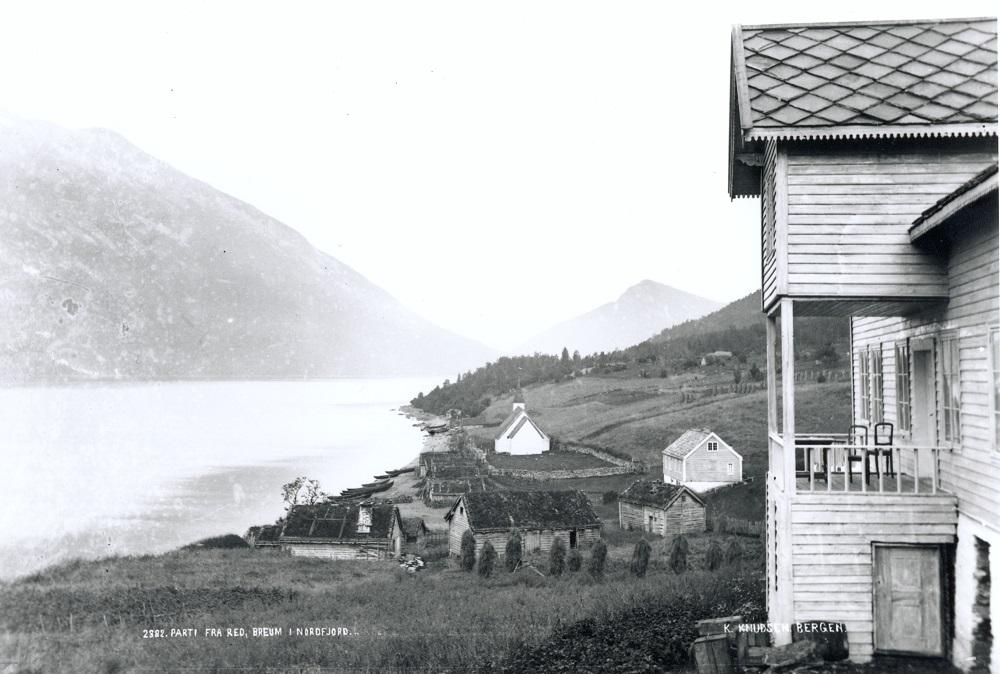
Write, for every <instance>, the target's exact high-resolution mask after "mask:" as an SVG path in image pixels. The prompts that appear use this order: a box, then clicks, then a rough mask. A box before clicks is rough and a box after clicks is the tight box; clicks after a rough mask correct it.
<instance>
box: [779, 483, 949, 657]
mask: <svg viewBox="0 0 1000 674" xmlns="http://www.w3.org/2000/svg"><path fill="white" fill-rule="evenodd" d="M955 511H956V501H955V497H953V496H949V495H944V494H940V495H935V496H931V495H926V496H914V495H886V494H871V495H862V494H799V495H796V496H794V497H792V502H791V517H792V572H793V586H794V596H793V601H794V616H795V620H797V621H805V620H833V621H837V622H842V623H845V624H846V625H847V631H848V632H847V640H848V646H849V649H850V656H851V659H852V660H858V661H864V660H867V659H869V658H870V657H871V655H872V653H873V650H874V640H873V627H874V623H873V620H874V606H873V601H872V592H873V584H872V568H873V567H872V543H873V542H879V543H906V544H926V545H945V544H949V543H954V542H955V530H956V522H957V515H956V512H955Z"/></svg>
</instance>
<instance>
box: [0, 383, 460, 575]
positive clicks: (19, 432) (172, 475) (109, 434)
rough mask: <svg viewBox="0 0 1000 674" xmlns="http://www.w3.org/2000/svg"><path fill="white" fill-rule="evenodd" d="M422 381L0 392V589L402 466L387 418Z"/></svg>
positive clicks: (226, 529) (257, 517) (188, 536)
mask: <svg viewBox="0 0 1000 674" xmlns="http://www.w3.org/2000/svg"><path fill="white" fill-rule="evenodd" d="M436 381H440V380H439V379H438V380H431V379H338V380H322V381H305V382H303V381H268V382H259V381H244V382H170V383H149V384H140V385H134V384H128V385H126V384H107V385H96V384H93V385H75V386H61V387H20V388H6V389H0V425H2V427H0V443H2V444H0V463H2V465H0V494H3V505H2V507H0V531H2V532H3V542H2V543H0V578H11V577H14V576H18V575H22V574H24V573H28V572H31V571H34V570H37V569H40V568H43V567H45V566H48V565H49V564H52V563H55V562H58V561H63V560H65V559H68V558H72V557H84V558H93V557H100V556H106V555H109V554H143V553H155V552H162V551H165V550H170V549H174V548H177V547H179V546H182V545H185V544H187V543H191V542H193V541H196V540H198V539H200V538H204V537H207V536H213V535H218V534H226V533H236V534H240V535H242V534H243V532H245V531H246V529H247V527H248V526H250V525H252V524H264V523H270V522H273V521H274V520H275V519H276V518H277V517H279V516H280V515H281V514H282V510H283V506H282V499H281V485H282V484H284V483H286V482H288V481H289V480H291V479H294V478H295V477H296V476H300V475H305V476H308V477H310V478H315V479H318V480H319V481H320V483H321V486H322V487H323V489H324V490H325V491H327V492H330V493H339V491H340V490H341V489H344V488H346V487H352V486H359V485H360V484H362V483H364V482H370V481H372V477H373V475H374V474H377V473H381V472H383V471H384V470H386V469H391V468H399V467H402V466H403V465H405V464H407V463H409V462H410V461H412V460H413V459H414V458H415V457H416V456H417V454H418V452H419V451H420V448H421V442H422V440H421V432H420V431H419V429H417V428H415V427H414V426H413V423H414V421H413V420H412V419H410V418H407V417H405V416H403V415H401V414H399V413H398V411H397V410H396V408H398V407H399V406H400V405H403V404H405V403H406V401H408V400H409V399H410V398H412V397H413V396H414V395H415V394H416V393H417V391H421V390H423V391H427V390H429V389H430V388H432V387H433V386H434V383H436Z"/></svg>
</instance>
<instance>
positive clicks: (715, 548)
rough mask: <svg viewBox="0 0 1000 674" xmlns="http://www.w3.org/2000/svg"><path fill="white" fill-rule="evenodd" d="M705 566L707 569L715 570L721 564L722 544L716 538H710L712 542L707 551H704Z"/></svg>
mask: <svg viewBox="0 0 1000 674" xmlns="http://www.w3.org/2000/svg"><path fill="white" fill-rule="evenodd" d="M705 566H707V567H708V570H709V571H715V570H716V569H718V568H719V567H720V566H722V546H721V545H719V541H718V540H716V539H712V544H711V545H709V546H708V552H706V553H705Z"/></svg>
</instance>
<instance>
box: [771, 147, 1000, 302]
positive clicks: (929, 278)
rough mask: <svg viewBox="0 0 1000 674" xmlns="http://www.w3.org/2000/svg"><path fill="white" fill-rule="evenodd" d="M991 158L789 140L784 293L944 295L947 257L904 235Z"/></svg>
mask: <svg viewBox="0 0 1000 674" xmlns="http://www.w3.org/2000/svg"><path fill="white" fill-rule="evenodd" d="M995 162H996V154H995V153H992V152H988V151H973V150H970V151H968V152H963V153H952V154H943V153H938V152H929V151H926V150H923V151H922V150H919V149H912V150H907V149H905V148H903V149H895V150H893V151H892V152H888V153H882V152H876V151H872V150H871V149H868V150H867V151H853V152H837V153H822V152H817V153H808V152H807V151H805V150H803V149H798V147H797V146H795V145H789V146H788V160H787V171H788V175H787V190H788V196H787V199H788V205H787V209H788V210H787V223H788V225H787V249H786V250H784V251H781V250H779V255H783V256H784V260H785V261H787V278H788V288H787V293H788V294H789V295H791V296H831V295H836V296H840V297H845V296H847V297H849V296H856V297H887V298H891V297H900V298H907V297H945V296H947V294H948V291H949V286H948V275H947V269H946V267H945V265H944V264H943V262H942V260H941V258H940V256H938V255H935V254H933V253H930V252H926V251H923V250H921V249H919V248H918V247H916V246H914V245H912V244H911V243H910V239H909V229H910V225H911V223H912V222H913V220H914V219H915V218H916V217H917V216H919V215H920V213H921V212H923V211H924V210H925V209H927V208H928V207H929V206H931V205H932V204H934V203H935V202H936V201H937V200H938V199H940V198H941V197H944V196H946V195H948V194H949V193H951V192H952V191H954V190H955V189H956V188H958V187H959V186H961V185H962V184H963V183H965V182H966V181H967V180H969V179H970V178H972V177H973V176H974V175H976V173H978V172H979V171H981V170H982V169H984V168H986V167H987V166H989V165H990V164H991V163H995ZM780 180H781V177H780V176H779V177H778V181H779V182H780ZM780 217H781V215H780V214H779V219H780ZM780 240H781V239H780V237H779V241H780ZM778 264H779V265H780V264H781V260H779V263H778Z"/></svg>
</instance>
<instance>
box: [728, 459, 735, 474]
mask: <svg viewBox="0 0 1000 674" xmlns="http://www.w3.org/2000/svg"><path fill="white" fill-rule="evenodd" d="M726 475H736V464H734V463H733V462H732V461H730V462H729V463H727V464H726Z"/></svg>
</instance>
